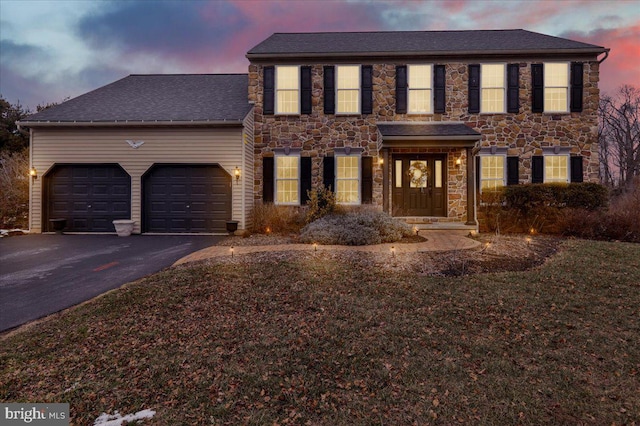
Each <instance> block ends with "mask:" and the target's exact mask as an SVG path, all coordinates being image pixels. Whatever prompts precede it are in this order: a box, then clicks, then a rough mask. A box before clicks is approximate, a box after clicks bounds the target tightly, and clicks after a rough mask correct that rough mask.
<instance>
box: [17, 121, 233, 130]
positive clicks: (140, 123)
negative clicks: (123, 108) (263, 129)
mask: <svg viewBox="0 0 640 426" xmlns="http://www.w3.org/2000/svg"><path fill="white" fill-rule="evenodd" d="M16 125H17V126H18V129H22V127H154V126H183V127H184V126H199V127H203V126H242V120H205V121H195V120H194V121H189V120H179V121H178V120H176V121H173V120H168V121H161V120H155V121H144V120H140V121H130V120H119V121H118V120H116V121H17V122H16Z"/></svg>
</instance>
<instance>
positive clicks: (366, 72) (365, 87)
mask: <svg viewBox="0 0 640 426" xmlns="http://www.w3.org/2000/svg"><path fill="white" fill-rule="evenodd" d="M360 73H361V74H362V75H361V76H360V77H361V78H360V85H361V86H362V87H361V88H360V98H361V103H360V104H361V107H362V111H361V113H362V114H371V113H373V67H372V66H371V65H363V66H362V68H361V69H360Z"/></svg>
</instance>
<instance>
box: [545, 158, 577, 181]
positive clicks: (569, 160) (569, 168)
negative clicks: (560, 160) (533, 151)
mask: <svg viewBox="0 0 640 426" xmlns="http://www.w3.org/2000/svg"><path fill="white" fill-rule="evenodd" d="M570 156H571V154H569V153H563V152H560V153H557V154H556V153H544V155H543V156H542V158H543V160H542V183H569V182H571V159H570V158H569V157H570ZM550 157H565V158H566V160H567V177H566V179H565V180H552V181H550V180H548V179H547V158H550Z"/></svg>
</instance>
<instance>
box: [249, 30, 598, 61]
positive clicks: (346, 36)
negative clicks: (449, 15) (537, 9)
mask: <svg viewBox="0 0 640 426" xmlns="http://www.w3.org/2000/svg"><path fill="white" fill-rule="evenodd" d="M541 50H587V51H598V50H600V51H602V52H604V51H605V50H606V49H605V48H604V47H601V46H596V45H593V44H588V43H582V42H579V41H574V40H569V39H566V38H561V37H554V36H549V35H546V34H540V33H535V32H532V31H527V30H521V29H520V30H471V31H388V32H325V33H275V34H273V35H271V36H270V37H269V38H267V39H266V40H264V41H262V42H261V43H259V44H258V45H257V46H255V47H254V48H253V49H251V50H249V52H248V53H247V57H248V58H249V59H251V58H253V57H261V56H270V55H273V56H277V55H304V54H315V55H321V54H326V55H331V54H376V53H377V54H391V55H392V54H411V53H414V54H452V53H468V52H478V53H486V52H488V51H491V52H494V51H495V52H500V51H504V52H516V51H519V52H520V51H521V52H527V51H541Z"/></svg>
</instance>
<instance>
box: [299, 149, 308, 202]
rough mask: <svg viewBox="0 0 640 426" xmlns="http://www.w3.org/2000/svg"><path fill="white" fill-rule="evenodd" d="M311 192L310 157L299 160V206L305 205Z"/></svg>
mask: <svg viewBox="0 0 640 426" xmlns="http://www.w3.org/2000/svg"><path fill="white" fill-rule="evenodd" d="M309 191H311V157H301V158H300V204H307V201H309Z"/></svg>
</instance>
